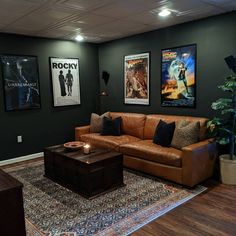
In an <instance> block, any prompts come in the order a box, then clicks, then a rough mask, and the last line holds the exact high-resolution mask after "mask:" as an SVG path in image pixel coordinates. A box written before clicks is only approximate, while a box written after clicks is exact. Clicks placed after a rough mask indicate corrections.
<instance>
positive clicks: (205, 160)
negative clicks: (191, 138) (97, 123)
mask: <svg viewBox="0 0 236 236" xmlns="http://www.w3.org/2000/svg"><path fill="white" fill-rule="evenodd" d="M110 116H111V117H112V118H113V119H114V118H116V117H119V116H121V117H122V126H121V131H122V135H121V136H102V135H100V134H99V133H90V126H82V127H76V128H75V139H76V140H80V141H84V142H88V143H90V144H92V145H96V146H98V147H105V148H109V149H113V150H116V151H119V152H121V153H123V155H124V163H123V164H124V166H125V167H128V168H132V169H135V170H138V171H142V172H145V173H148V174H151V175H155V176H159V177H162V178H165V179H168V180H171V181H174V182H176V183H179V184H183V185H186V186H190V187H192V186H194V185H196V184H198V183H200V182H202V181H203V180H205V179H207V178H209V177H211V176H212V173H213V167H214V160H215V156H216V146H215V144H214V143H211V142H209V140H205V138H204V137H205V131H206V127H205V123H206V121H207V119H206V118H200V117H189V116H172V115H144V114H137V113H120V112H110ZM160 119H162V120H164V121H165V122H167V123H169V122H173V121H175V122H178V121H180V120H183V119H184V120H188V121H193V122H196V121H200V134H199V142H198V143H195V144H192V145H189V146H186V147H184V148H182V150H178V149H175V148H173V147H162V146H160V145H157V144H154V143H153V142H152V140H153V136H154V133H155V129H156V126H157V124H158V122H159V121H160Z"/></svg>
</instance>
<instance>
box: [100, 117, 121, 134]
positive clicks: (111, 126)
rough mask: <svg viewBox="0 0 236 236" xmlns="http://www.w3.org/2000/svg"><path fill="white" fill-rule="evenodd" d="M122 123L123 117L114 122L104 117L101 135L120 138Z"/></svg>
mask: <svg viewBox="0 0 236 236" xmlns="http://www.w3.org/2000/svg"><path fill="white" fill-rule="evenodd" d="M121 121H122V119H121V117H117V118H115V119H114V120H112V119H111V118H107V117H103V126H102V130H101V135H113V136H120V134H121V131H120V126H121Z"/></svg>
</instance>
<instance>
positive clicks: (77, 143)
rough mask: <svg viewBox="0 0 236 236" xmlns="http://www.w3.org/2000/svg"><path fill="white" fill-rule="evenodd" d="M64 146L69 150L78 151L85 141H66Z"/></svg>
mask: <svg viewBox="0 0 236 236" xmlns="http://www.w3.org/2000/svg"><path fill="white" fill-rule="evenodd" d="M63 146H64V148H66V149H67V150H69V151H76V150H79V149H81V148H82V147H83V146H84V142H80V141H73V142H68V143H64V144H63Z"/></svg>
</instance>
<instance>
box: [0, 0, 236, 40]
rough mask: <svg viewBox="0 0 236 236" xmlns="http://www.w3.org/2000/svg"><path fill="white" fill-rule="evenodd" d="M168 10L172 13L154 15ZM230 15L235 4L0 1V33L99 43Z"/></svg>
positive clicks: (210, 0) (219, 0) (235, 0)
mask: <svg viewBox="0 0 236 236" xmlns="http://www.w3.org/2000/svg"><path fill="white" fill-rule="evenodd" d="M163 8H168V9H170V10H171V11H172V14H171V16H170V17H168V18H165V19H163V18H161V17H159V16H157V13H158V12H160V10H161V9H163ZM232 10H236V0H0V32H7V33H16V34H23V35H30V36H39V37H49V38H59V39H70V40H71V39H74V38H75V36H76V35H77V34H78V33H80V34H81V35H83V36H84V37H85V41H86V42H93V43H101V42H105V41H109V40H113V39H117V38H122V37H126V36H129V35H134V34H138V33H143V32H147V31H151V30H155V29H159V28H163V27H167V26H170V25H175V24H179V23H183V22H187V21H191V20H196V19H200V18H204V17H207V16H212V15H217V14H221V13H224V12H228V11H232Z"/></svg>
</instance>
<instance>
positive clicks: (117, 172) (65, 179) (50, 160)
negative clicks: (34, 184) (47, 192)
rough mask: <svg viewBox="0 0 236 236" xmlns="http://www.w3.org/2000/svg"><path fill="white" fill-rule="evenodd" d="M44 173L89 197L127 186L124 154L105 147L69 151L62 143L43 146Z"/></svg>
mask: <svg viewBox="0 0 236 236" xmlns="http://www.w3.org/2000/svg"><path fill="white" fill-rule="evenodd" d="M44 167H45V176H46V177H47V178H49V179H51V180H53V181H55V182H57V183H59V184H60V185H62V186H64V187H66V188H68V189H70V190H72V191H75V192H78V193H79V194H81V195H82V196H84V197H86V198H89V199H91V198H93V197H96V196H98V195H100V194H102V193H105V192H108V191H111V190H114V189H116V188H119V187H122V186H124V183H123V155H122V154H121V153H118V152H113V151H109V150H106V149H94V150H92V152H91V153H90V154H83V152H82V150H78V151H73V152H71V151H67V150H66V149H65V148H64V147H63V145H58V146H53V147H48V148H45V149H44Z"/></svg>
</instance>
